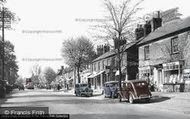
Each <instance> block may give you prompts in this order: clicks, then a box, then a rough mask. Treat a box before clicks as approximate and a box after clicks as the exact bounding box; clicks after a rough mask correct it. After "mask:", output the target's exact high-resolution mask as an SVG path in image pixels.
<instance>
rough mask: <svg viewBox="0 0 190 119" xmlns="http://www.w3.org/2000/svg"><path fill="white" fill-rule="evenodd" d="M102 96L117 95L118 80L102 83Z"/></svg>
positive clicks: (113, 96) (110, 96)
mask: <svg viewBox="0 0 190 119" xmlns="http://www.w3.org/2000/svg"><path fill="white" fill-rule="evenodd" d="M104 97H105V98H107V97H109V98H117V97H118V81H109V82H106V83H104Z"/></svg>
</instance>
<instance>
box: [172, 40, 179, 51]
mask: <svg viewBox="0 0 190 119" xmlns="http://www.w3.org/2000/svg"><path fill="white" fill-rule="evenodd" d="M171 51H172V53H177V52H178V51H179V49H178V37H174V38H172V39H171Z"/></svg>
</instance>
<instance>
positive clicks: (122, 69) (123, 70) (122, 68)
mask: <svg viewBox="0 0 190 119" xmlns="http://www.w3.org/2000/svg"><path fill="white" fill-rule="evenodd" d="M126 70H127V68H126V67H125V66H123V67H121V73H124V72H126ZM117 75H119V70H117V71H116V73H115V76H117Z"/></svg>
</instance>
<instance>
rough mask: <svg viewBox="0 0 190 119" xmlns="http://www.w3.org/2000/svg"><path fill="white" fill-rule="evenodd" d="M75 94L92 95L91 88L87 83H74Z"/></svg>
mask: <svg viewBox="0 0 190 119" xmlns="http://www.w3.org/2000/svg"><path fill="white" fill-rule="evenodd" d="M75 95H76V96H83V95H85V96H92V95H93V90H92V89H91V88H89V85H88V84H75Z"/></svg>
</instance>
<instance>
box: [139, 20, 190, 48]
mask: <svg viewBox="0 0 190 119" xmlns="http://www.w3.org/2000/svg"><path fill="white" fill-rule="evenodd" d="M187 30H190V17H187V18H185V19H178V20H174V21H171V22H168V23H166V24H164V25H163V26H162V27H159V28H158V29H156V30H155V31H154V32H151V33H150V34H149V35H148V36H146V37H144V38H143V40H142V41H140V42H139V43H138V45H144V44H147V43H150V42H153V41H156V40H160V39H163V38H166V37H169V36H172V35H173V34H175V33H178V32H185V31H187Z"/></svg>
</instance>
